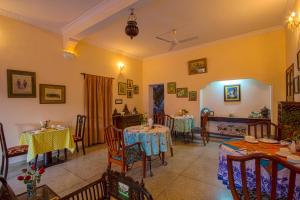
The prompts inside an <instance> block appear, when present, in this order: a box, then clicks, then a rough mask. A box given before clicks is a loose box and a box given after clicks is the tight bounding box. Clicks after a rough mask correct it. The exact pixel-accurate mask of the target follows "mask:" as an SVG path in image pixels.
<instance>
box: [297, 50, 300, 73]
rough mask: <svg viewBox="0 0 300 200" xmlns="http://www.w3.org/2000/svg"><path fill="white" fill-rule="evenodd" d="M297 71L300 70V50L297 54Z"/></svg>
mask: <svg viewBox="0 0 300 200" xmlns="http://www.w3.org/2000/svg"><path fill="white" fill-rule="evenodd" d="M297 69H298V70H300V50H299V51H298V52H297Z"/></svg>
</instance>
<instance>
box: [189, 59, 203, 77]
mask: <svg viewBox="0 0 300 200" xmlns="http://www.w3.org/2000/svg"><path fill="white" fill-rule="evenodd" d="M188 70H189V75H193V74H203V73H206V72H207V59H206V58H201V59H197V60H191V61H189V62H188Z"/></svg>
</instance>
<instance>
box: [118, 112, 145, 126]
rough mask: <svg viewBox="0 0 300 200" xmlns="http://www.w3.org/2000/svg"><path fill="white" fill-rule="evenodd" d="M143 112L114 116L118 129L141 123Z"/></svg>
mask: <svg viewBox="0 0 300 200" xmlns="http://www.w3.org/2000/svg"><path fill="white" fill-rule="evenodd" d="M142 116H143V115H142V114H136V115H134V114H132V115H131V114H127V115H115V116H113V124H114V126H116V127H117V128H118V129H125V128H127V127H129V126H136V125H140V124H141V120H142Z"/></svg>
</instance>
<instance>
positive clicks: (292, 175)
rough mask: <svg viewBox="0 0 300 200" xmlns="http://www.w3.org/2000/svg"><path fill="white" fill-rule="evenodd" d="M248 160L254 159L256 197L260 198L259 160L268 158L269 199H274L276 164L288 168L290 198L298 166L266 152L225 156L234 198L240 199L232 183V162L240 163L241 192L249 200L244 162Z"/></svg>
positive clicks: (289, 199)
mask: <svg viewBox="0 0 300 200" xmlns="http://www.w3.org/2000/svg"><path fill="white" fill-rule="evenodd" d="M250 160H255V174H256V191H255V193H256V199H258V200H261V199H262V192H261V164H260V161H261V160H268V161H269V162H270V163H271V169H272V170H271V171H272V172H271V174H270V178H271V195H270V200H275V199H276V189H277V175H278V165H279V164H280V165H282V166H283V167H285V168H287V169H289V171H290V180H289V185H288V195H287V197H286V198H287V199H288V200H292V199H293V196H294V192H295V191H294V190H295V181H296V175H297V174H299V173H300V168H297V167H296V166H294V165H291V164H289V163H288V162H287V161H284V160H282V159H280V158H278V157H276V156H271V155H268V154H261V153H258V154H250V155H246V156H231V155H228V156H227V165H228V179H229V187H230V190H231V193H232V196H233V199H234V200H238V199H240V197H239V195H238V192H237V189H236V187H235V184H234V172H233V162H239V163H240V169H241V178H242V192H243V194H244V196H245V198H244V199H245V200H249V190H248V188H247V175H246V174H247V173H246V162H247V161H250Z"/></svg>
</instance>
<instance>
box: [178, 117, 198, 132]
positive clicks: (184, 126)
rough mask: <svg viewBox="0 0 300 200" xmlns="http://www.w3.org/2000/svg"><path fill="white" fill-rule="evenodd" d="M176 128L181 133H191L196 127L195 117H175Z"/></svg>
mask: <svg viewBox="0 0 300 200" xmlns="http://www.w3.org/2000/svg"><path fill="white" fill-rule="evenodd" d="M174 119H175V120H174V130H175V131H176V132H181V133H189V132H191V130H192V128H194V118H193V117H174Z"/></svg>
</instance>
